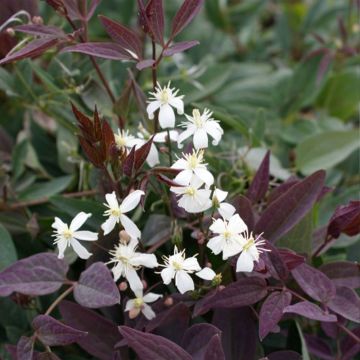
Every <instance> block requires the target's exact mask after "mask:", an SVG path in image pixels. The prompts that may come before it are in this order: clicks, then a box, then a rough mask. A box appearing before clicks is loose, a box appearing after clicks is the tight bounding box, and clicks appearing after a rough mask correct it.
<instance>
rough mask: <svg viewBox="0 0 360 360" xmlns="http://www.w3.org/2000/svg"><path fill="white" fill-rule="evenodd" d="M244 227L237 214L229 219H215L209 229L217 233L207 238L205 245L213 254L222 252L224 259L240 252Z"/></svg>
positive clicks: (245, 227)
mask: <svg viewBox="0 0 360 360" xmlns="http://www.w3.org/2000/svg"><path fill="white" fill-rule="evenodd" d="M246 229H247V226H246V224H245V223H244V221H243V220H242V219H241V217H240V216H239V214H235V215H233V216H232V217H231V218H230V219H229V220H224V219H216V220H214V222H213V223H212V225H211V226H210V230H211V231H212V232H213V233H214V234H218V235H217V236H215V237H213V238H211V239H210V240H209V242H208V243H207V247H208V248H210V249H211V250H212V252H213V253H214V254H215V255H218V254H220V253H221V252H222V253H223V259H224V260H226V259H228V258H229V257H231V256H234V255H236V254H239V253H240V252H241V250H242V245H241V243H240V240H241V239H242V236H241V233H243V232H244V231H245V230H246Z"/></svg>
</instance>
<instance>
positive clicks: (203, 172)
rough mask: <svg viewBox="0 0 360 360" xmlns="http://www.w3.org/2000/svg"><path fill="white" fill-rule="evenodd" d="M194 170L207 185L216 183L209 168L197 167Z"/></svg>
mask: <svg viewBox="0 0 360 360" xmlns="http://www.w3.org/2000/svg"><path fill="white" fill-rule="evenodd" d="M194 172H195V174H196V175H197V176H198V177H199V178H200V179H201V180H202V181H203V182H204V183H205V184H206V185H208V186H210V185H212V184H213V183H214V177H213V175H212V174H211V172H210V171H209V170H207V169H203V168H197V169H195V170H194Z"/></svg>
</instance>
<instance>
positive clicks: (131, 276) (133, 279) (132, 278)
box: [125, 267, 144, 292]
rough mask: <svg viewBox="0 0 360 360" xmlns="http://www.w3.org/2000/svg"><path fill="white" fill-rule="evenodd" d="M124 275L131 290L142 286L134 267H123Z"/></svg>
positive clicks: (136, 289)
mask: <svg viewBox="0 0 360 360" xmlns="http://www.w3.org/2000/svg"><path fill="white" fill-rule="evenodd" d="M125 277H126V279H127V281H128V282H129V285H130V288H131V290H132V291H133V292H135V291H138V290H139V289H142V288H143V287H144V285H143V283H142V281H141V280H140V278H139V275H138V274H137V272H136V271H135V269H133V268H130V267H127V268H126V269H125Z"/></svg>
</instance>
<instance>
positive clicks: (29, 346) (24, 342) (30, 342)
mask: <svg viewBox="0 0 360 360" xmlns="http://www.w3.org/2000/svg"><path fill="white" fill-rule="evenodd" d="M33 354H34V339H33V338H29V337H27V336H22V337H21V338H20V340H19V342H18V343H17V345H16V359H17V360H33Z"/></svg>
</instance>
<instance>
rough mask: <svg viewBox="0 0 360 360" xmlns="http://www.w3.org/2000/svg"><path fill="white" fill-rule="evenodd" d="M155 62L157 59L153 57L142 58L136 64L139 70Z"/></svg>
mask: <svg viewBox="0 0 360 360" xmlns="http://www.w3.org/2000/svg"><path fill="white" fill-rule="evenodd" d="M154 64H155V60H153V59H147V60H141V61H139V62H138V63H137V64H136V68H137V69H138V70H144V69H146V68H149V67H151V66H153V65H154Z"/></svg>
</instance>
